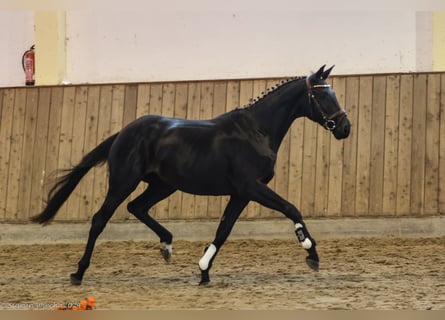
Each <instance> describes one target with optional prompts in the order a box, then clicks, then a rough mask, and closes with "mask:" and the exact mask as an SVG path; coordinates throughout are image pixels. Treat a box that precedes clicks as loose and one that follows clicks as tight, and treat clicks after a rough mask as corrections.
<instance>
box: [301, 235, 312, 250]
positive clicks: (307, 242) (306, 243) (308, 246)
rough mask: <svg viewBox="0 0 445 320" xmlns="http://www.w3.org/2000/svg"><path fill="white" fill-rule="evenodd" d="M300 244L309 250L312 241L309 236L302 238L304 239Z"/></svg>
mask: <svg viewBox="0 0 445 320" xmlns="http://www.w3.org/2000/svg"><path fill="white" fill-rule="evenodd" d="M301 245H302V246H303V248H305V249H306V250H309V249H310V248H311V247H312V241H311V239H309V238H306V239H304V241H303V242H302V243H301Z"/></svg>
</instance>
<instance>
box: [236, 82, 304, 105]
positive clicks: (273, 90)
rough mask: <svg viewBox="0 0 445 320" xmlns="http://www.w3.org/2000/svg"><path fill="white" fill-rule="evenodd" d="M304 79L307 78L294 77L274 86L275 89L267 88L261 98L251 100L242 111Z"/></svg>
mask: <svg viewBox="0 0 445 320" xmlns="http://www.w3.org/2000/svg"><path fill="white" fill-rule="evenodd" d="M304 78H306V77H301V76H297V77H292V78H289V79H286V80H283V81H281V82H280V83H277V84H276V85H275V86H273V87H271V88H267V89H266V91H263V92H261V95H259V96H258V97H256V98H255V99H254V98H251V99H250V102H249V103H248V104H247V105H245V106H244V107H243V108H242V109H245V108H249V107H252V106H253V105H255V104H256V103H257V102H259V101H261V100H263V99H264V98H265V97H267V96H269V95H270V94H272V93H274V92H275V91H277V90H279V89H281V88H282V87H283V86H285V85H287V84H289V83H291V82H294V81H296V80H301V79H304Z"/></svg>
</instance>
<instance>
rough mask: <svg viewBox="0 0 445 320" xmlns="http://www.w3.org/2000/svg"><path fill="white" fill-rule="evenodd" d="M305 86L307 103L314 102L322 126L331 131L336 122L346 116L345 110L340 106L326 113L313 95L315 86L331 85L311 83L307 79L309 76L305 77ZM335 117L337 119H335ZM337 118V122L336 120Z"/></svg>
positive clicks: (327, 86)
mask: <svg viewBox="0 0 445 320" xmlns="http://www.w3.org/2000/svg"><path fill="white" fill-rule="evenodd" d="M306 86H307V94H308V98H309V104H311V103H312V102H314V105H315V106H316V107H317V109H318V111H319V112H320V113H321V116H322V117H323V127H324V128H325V129H326V130H329V131H333V130H334V129H335V128H336V127H337V123H338V122H340V121H341V120H342V119H343V118H344V117H346V111H345V109H343V108H340V109H339V110H337V111H336V112H334V113H332V114H330V115H328V114H326V113H325V112H324V111H323V108H322V107H321V105H320V103H319V102H318V100H317V97H316V96H315V94H314V92H313V89H317V88H330V87H331V86H330V85H329V84H315V85H311V83H310V81H309V77H307V78H306ZM336 118H337V119H336ZM336 120H337V122H336Z"/></svg>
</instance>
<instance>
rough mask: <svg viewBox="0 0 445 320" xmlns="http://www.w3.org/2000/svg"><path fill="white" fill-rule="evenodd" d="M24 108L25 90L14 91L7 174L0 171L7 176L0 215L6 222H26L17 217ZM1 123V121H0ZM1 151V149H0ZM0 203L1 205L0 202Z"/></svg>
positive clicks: (0, 219) (21, 217)
mask: <svg viewBox="0 0 445 320" xmlns="http://www.w3.org/2000/svg"><path fill="white" fill-rule="evenodd" d="M0 97H1V95H0ZM25 106H26V90H23V89H15V98H14V110H13V111H12V112H13V116H12V132H11V149H10V157H9V172H8V171H7V170H4V168H3V166H2V167H1V169H0V170H1V171H5V172H4V174H8V182H7V192H6V201H5V206H6V211H5V214H6V215H5V216H3V215H1V214H0V217H1V218H0V221H2V219H4V220H7V221H13V220H26V219H27V218H28V217H27V216H18V200H19V192H20V171H21V167H22V162H23V159H22V155H23V154H22V150H23V139H24V136H23V131H24V127H25ZM0 121H1V120H0ZM1 150H3V149H1ZM0 157H1V156H0ZM0 194H1V193H0ZM0 203H3V202H2V201H0Z"/></svg>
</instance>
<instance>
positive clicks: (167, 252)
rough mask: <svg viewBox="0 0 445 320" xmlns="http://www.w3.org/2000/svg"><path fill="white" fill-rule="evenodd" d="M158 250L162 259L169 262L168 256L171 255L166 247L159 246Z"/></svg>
mask: <svg viewBox="0 0 445 320" xmlns="http://www.w3.org/2000/svg"><path fill="white" fill-rule="evenodd" d="M159 251H160V252H161V255H162V257H163V258H164V260H165V261H166V262H170V258H171V257H172V254H171V253H170V251H169V250H168V249H166V248H161V249H159Z"/></svg>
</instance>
